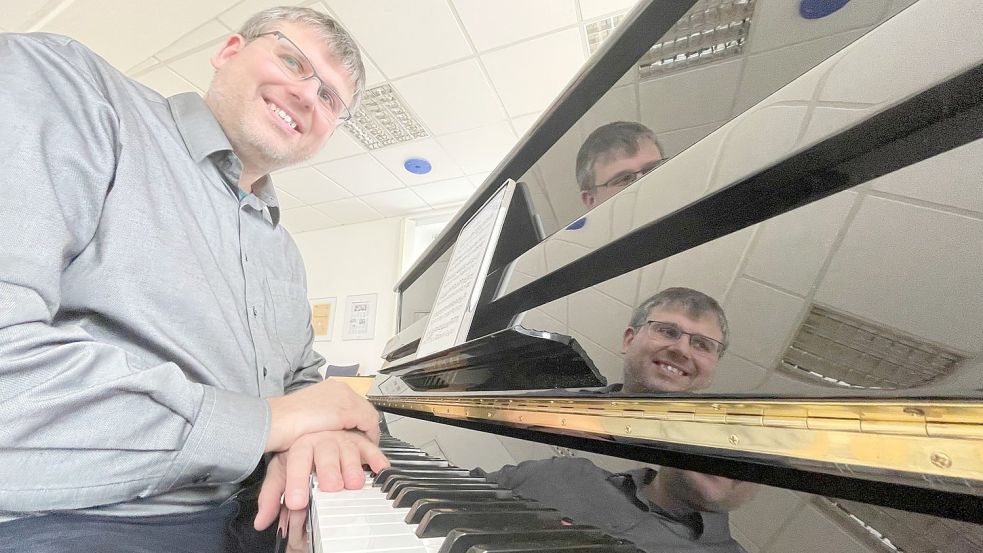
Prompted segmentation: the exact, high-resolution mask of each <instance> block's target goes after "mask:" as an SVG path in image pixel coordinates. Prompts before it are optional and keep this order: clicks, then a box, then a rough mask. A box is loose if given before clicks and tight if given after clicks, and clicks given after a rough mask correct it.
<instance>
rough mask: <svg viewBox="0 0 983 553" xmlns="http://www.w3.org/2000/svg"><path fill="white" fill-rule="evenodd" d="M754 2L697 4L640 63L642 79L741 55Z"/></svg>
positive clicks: (708, 0)
mask: <svg viewBox="0 0 983 553" xmlns="http://www.w3.org/2000/svg"><path fill="white" fill-rule="evenodd" d="M754 2H755V0H697V2H696V4H694V5H693V7H692V8H690V10H689V11H688V12H686V15H684V16H683V17H682V18H680V20H679V21H677V22H676V24H675V25H673V26H672V27H671V28H670V29H669V31H667V32H666V34H665V35H664V36H663V37H662V38H661V39H660V41H659V42H657V43H655V44H654V45H652V48H651V49H649V51H648V52H647V53H646V54H645V55H644V56H642V59H640V60H639V61H638V72H639V77H640V78H641V79H643V80H644V79H651V78H655V77H657V76H660V75H663V74H665V73H666V72H668V71H675V70H678V69H684V68H689V67H693V66H694V65H702V64H705V63H709V62H713V61H717V60H720V59H723V58H727V57H730V56H733V55H737V54H740V53H741V51H742V50H743V49H744V42H745V41H746V40H747V36H748V32H749V31H750V29H751V14H752V13H753V12H754Z"/></svg>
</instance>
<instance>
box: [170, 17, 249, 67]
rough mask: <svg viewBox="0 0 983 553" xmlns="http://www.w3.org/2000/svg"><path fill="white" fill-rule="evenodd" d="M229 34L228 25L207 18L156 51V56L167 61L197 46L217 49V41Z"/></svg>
mask: <svg viewBox="0 0 983 553" xmlns="http://www.w3.org/2000/svg"><path fill="white" fill-rule="evenodd" d="M231 34H232V32H231V31H229V29H228V27H226V26H225V25H222V24H221V23H219V21H218V20H217V19H209V20H208V21H206V22H205V24H204V25H201V26H200V27H198V28H196V29H194V30H193V31H191V32H190V33H187V34H186V35H184V36H182V37H181V38H179V39H177V40H176V41H174V43H173V44H171V45H170V46H168V47H167V48H164V49H163V50H161V51H159V52H157V58H158V59H161V60H164V61H167V60H169V59H171V58H174V57H177V56H180V55H182V54H185V53H187V52H188V51H190V50H197V49H199V48H205V49H208V50H212V51H214V50H218V42H219V41H220V40H222V39H224V38H225V37H227V36H229V35H231Z"/></svg>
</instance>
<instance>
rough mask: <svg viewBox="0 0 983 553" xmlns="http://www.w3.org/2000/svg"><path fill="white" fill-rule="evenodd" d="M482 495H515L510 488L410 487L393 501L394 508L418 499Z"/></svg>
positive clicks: (503, 496) (502, 497) (462, 497)
mask: <svg viewBox="0 0 983 553" xmlns="http://www.w3.org/2000/svg"><path fill="white" fill-rule="evenodd" d="M480 497H494V498H496V499H509V498H511V497H515V496H514V495H512V492H511V491H509V490H463V491H462V490H428V489H426V488H412V487H410V488H406V489H405V490H403V491H401V492H399V495H398V496H396V499H395V501H393V508H395V509H400V508H404V507H411V506H412V505H413V503H415V502H416V501H417V500H418V499H458V500H462V501H463V500H467V499H469V498H480Z"/></svg>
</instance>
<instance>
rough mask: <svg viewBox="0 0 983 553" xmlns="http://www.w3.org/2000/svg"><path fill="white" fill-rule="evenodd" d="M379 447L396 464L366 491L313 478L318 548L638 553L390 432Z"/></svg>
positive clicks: (393, 552) (407, 552)
mask: <svg viewBox="0 0 983 553" xmlns="http://www.w3.org/2000/svg"><path fill="white" fill-rule="evenodd" d="M380 447H381V449H382V450H383V452H384V453H385V454H386V456H387V457H388V458H389V460H390V463H391V464H392V466H391V467H390V468H388V469H385V470H382V471H380V472H379V474H376V475H374V476H373V475H371V474H367V475H366V487H365V488H363V489H361V490H346V491H342V492H321V491H320V490H318V489H317V483H316V480H315V482H314V485H313V488H312V489H313V494H314V501H313V502H312V514H313V518H314V520H312V521H311V522H312V524H311V532H312V535H311V540H312V545H313V550H314V551H315V552H323V553H328V552H331V553H527V552H529V553H532V552H535V553H549V552H554V551H555V552H557V553H640V552H639V550H638V549H637V548H636V547H635V545H634V544H632V543H631V542H628V541H626V540H620V539H616V538H613V537H611V536H609V535H607V534H605V533H604V532H602V531H601V530H598V529H597V528H593V527H590V526H584V525H577V524H572V523H571V522H570V521H568V520H567V519H565V518H564V517H563V515H562V514H561V513H560V512H559V511H557V510H555V509H551V508H549V507H546V506H544V505H542V504H540V503H538V502H536V501H532V500H528V499H523V498H521V497H518V496H516V495H515V494H513V493H512V492H511V491H510V490H507V489H503V488H501V487H500V486H498V485H497V484H495V483H493V482H489V481H488V480H486V479H484V478H481V477H478V476H473V475H472V474H471V473H470V471H468V470H466V469H462V468H459V467H455V466H453V465H451V464H450V463H448V462H447V461H445V460H443V459H437V458H435V457H432V456H430V455H428V454H427V453H425V452H423V451H421V450H419V449H417V448H416V447H413V446H411V445H409V444H407V443H405V442H402V441H400V440H397V439H395V438H392V437H391V436H383V438H382V440H381V441H380Z"/></svg>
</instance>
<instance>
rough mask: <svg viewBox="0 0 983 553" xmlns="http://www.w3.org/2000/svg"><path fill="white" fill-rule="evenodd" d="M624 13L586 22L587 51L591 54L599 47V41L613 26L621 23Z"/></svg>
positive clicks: (605, 36)
mask: <svg viewBox="0 0 983 553" xmlns="http://www.w3.org/2000/svg"><path fill="white" fill-rule="evenodd" d="M624 16H625V14H623V13H622V14H618V15H615V16H612V17H606V18H604V19H601V20H599V21H594V22H593V23H588V24H587V25H586V29H587V52H588V53H589V54H593V53H594V52H596V51H597V49H598V48H600V47H601V43H602V42H604V39H606V38H608V36H609V35H610V34H611V33H612V32H613V31H614V28H615V27H617V26H618V24H619V23H621V20H622V19H623V18H624Z"/></svg>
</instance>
